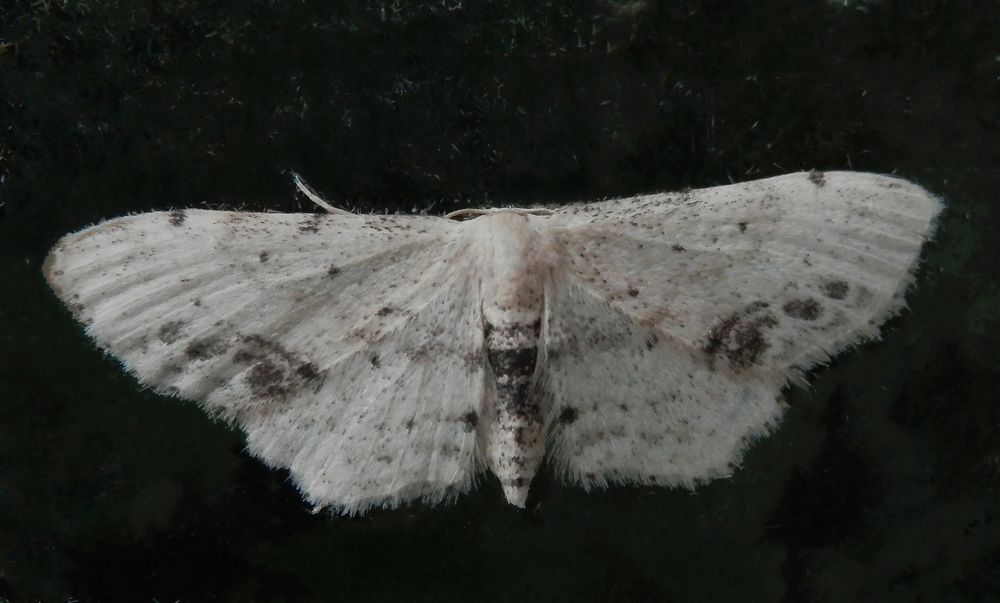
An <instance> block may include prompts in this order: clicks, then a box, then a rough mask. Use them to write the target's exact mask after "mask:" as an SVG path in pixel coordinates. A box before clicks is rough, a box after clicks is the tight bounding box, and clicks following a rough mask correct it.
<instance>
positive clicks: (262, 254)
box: [257, 251, 271, 264]
mask: <svg viewBox="0 0 1000 603" xmlns="http://www.w3.org/2000/svg"><path fill="white" fill-rule="evenodd" d="M257 257H258V258H260V263H261V264H263V263H264V262H266V261H267V260H268V259H269V258H270V257H271V254H269V253H268V252H266V251H261V252H260V255H259V256H257Z"/></svg>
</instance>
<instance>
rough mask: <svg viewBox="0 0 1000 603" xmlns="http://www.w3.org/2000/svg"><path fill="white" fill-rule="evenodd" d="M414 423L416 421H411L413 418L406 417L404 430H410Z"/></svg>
mask: <svg viewBox="0 0 1000 603" xmlns="http://www.w3.org/2000/svg"><path fill="white" fill-rule="evenodd" d="M415 425H416V423H414V422H413V419H407V420H406V431H410V430H412V429H413V427H414V426H415Z"/></svg>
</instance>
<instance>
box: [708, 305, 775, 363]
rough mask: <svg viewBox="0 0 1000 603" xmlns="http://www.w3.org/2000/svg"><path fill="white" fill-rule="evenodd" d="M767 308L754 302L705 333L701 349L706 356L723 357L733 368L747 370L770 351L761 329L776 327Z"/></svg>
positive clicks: (773, 318)
mask: <svg viewBox="0 0 1000 603" xmlns="http://www.w3.org/2000/svg"><path fill="white" fill-rule="evenodd" d="M768 306H769V304H768V303H767V302H763V301H756V302H753V303H751V304H749V305H747V307H746V308H744V309H743V310H741V311H738V312H734V313H732V314H730V315H729V316H728V317H726V318H724V319H723V320H722V321H721V322H719V323H718V324H717V325H715V326H714V327H712V328H711V329H709V331H708V337H707V338H706V341H705V345H704V346H703V347H702V349H703V350H704V351H705V353H707V354H712V355H713V356H716V357H723V358H725V359H726V360H728V361H729V365H730V366H731V367H733V368H747V367H749V366H750V365H752V364H754V363H756V362H757V360H758V359H759V358H760V355H761V354H762V353H763V352H764V351H765V350H767V349H768V348H769V347H771V344H770V343H769V342H768V341H767V339H766V337H765V334H764V332H765V329H768V328H770V327H773V326H774V325H776V324H778V320H777V319H776V318H775V317H774V316H773V315H771V313H770V312H769V311H768V309H767V308H768Z"/></svg>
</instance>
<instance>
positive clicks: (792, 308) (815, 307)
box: [781, 297, 823, 320]
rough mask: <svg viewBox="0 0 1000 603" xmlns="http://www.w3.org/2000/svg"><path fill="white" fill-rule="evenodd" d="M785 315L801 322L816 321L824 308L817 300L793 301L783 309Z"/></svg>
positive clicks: (809, 298)
mask: <svg viewBox="0 0 1000 603" xmlns="http://www.w3.org/2000/svg"><path fill="white" fill-rule="evenodd" d="M781 309H782V310H784V311H785V314H787V315H789V316H791V317H793V318H798V319H801V320H816V319H817V318H819V315H820V314H822V313H823V308H822V306H820V305H819V304H818V303H817V302H816V300H815V299H813V298H811V297H807V298H805V299H793V300H792V301H790V302H788V303H786V304H785V305H784V306H782V307H781Z"/></svg>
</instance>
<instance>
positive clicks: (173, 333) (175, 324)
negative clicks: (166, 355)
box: [156, 320, 184, 345]
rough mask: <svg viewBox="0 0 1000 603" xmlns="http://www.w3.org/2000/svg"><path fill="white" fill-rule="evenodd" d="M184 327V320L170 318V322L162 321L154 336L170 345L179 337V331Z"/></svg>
mask: <svg viewBox="0 0 1000 603" xmlns="http://www.w3.org/2000/svg"><path fill="white" fill-rule="evenodd" d="M183 329H184V322H183V321H180V320H172V321H170V322H167V323H164V324H163V325H162V326H161V327H160V330H159V331H157V333H156V336H157V337H158V338H159V339H160V341H162V342H163V343H165V344H167V345H170V344H172V343H174V342H175V341H177V340H178V339H180V338H181V331H182V330H183Z"/></svg>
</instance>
